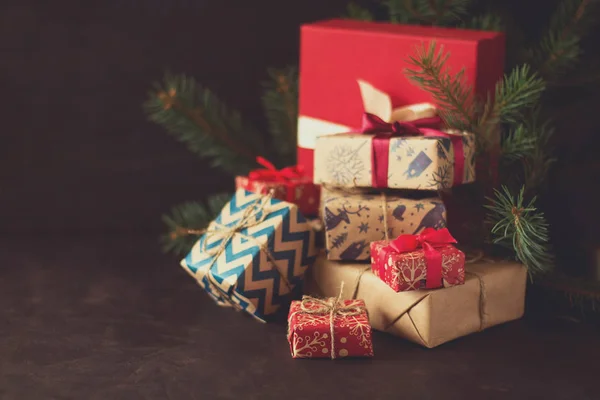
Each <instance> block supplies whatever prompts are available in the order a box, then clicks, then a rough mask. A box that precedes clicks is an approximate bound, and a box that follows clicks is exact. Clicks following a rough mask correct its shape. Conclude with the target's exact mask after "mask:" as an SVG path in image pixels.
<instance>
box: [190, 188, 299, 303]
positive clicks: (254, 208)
mask: <svg viewBox="0 0 600 400" xmlns="http://www.w3.org/2000/svg"><path fill="white" fill-rule="evenodd" d="M272 198H273V191H270V192H269V194H267V195H265V196H260V197H259V198H257V199H256V200H255V201H254V202H253V203H252V204H250V205H249V206H248V207H247V208H246V209H245V210H244V213H243V214H242V217H241V218H240V219H239V221H238V222H237V223H235V224H234V225H232V226H226V225H222V224H219V223H217V222H214V221H213V223H212V227H211V228H210V229H206V230H202V231H199V233H201V234H202V233H203V234H206V237H205V238H204V242H203V243H202V249H201V251H202V252H203V253H205V254H207V255H208V256H209V257H212V261H211V263H210V264H209V265H208V266H207V267H205V268H203V269H202V270H201V269H198V270H197V271H196V274H195V277H196V280H197V281H198V282H200V281H201V280H202V276H203V275H206V276H207V277H208V281H209V284H210V285H211V286H212V288H213V290H214V291H215V292H216V293H217V294H218V295H219V300H221V301H223V302H224V303H227V304H229V305H230V306H232V307H234V308H237V309H241V307H240V305H239V304H237V303H235V302H233V301H232V300H231V299H230V298H228V297H226V296H224V295H222V294H221V291H220V289H219V283H218V282H216V280H215V278H214V276H213V275H212V273H211V271H210V270H211V268H212V267H213V265H214V264H215V262H216V261H217V259H218V258H219V257H220V256H221V254H223V252H224V251H225V249H226V248H227V246H228V245H229V242H231V240H232V239H233V238H234V236H236V235H238V236H241V237H243V238H244V239H247V240H251V241H253V242H254V243H255V244H256V246H258V247H259V248H260V251H262V252H263V253H265V255H266V256H267V258H268V259H269V261H270V262H271V268H273V269H274V270H275V271H277V273H279V276H280V277H281V279H282V280H283V282H284V283H285V285H286V286H287V288H288V289H289V290H290V291H292V288H291V285H290V283H289V282H288V280H287V279H286V278H285V276H284V275H283V274H282V273H281V272H280V271H279V269H277V267H276V265H277V261H276V260H275V257H273V254H272V253H271V251H269V248H268V244H267V243H260V242H259V241H258V239H256V238H255V237H254V236H250V235H246V234H244V233H241V231H242V230H243V229H248V228H252V227H255V226H257V225H260V224H261V223H263V222H264V221H265V219H266V218H267V216H268V215H269V213H270V212H269V210H268V209H267V208H266V206H267V205H268V204H269V203H270V201H271V199H272ZM211 238H215V240H218V239H219V238H221V244H220V245H219V246H218V247H216V248H214V249H210V250H208V249H207V248H206V247H207V243H208V241H209V239H211ZM200 272H202V275H200Z"/></svg>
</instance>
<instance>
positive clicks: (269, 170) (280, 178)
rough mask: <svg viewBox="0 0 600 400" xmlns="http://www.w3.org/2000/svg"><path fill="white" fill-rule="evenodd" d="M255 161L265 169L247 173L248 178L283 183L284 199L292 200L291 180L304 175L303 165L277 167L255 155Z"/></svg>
mask: <svg viewBox="0 0 600 400" xmlns="http://www.w3.org/2000/svg"><path fill="white" fill-rule="evenodd" d="M256 162H257V163H258V164H259V165H262V166H263V167H265V169H255V170H254V171H251V172H250V173H249V174H248V178H249V179H251V180H257V181H258V180H260V181H263V182H272V183H281V184H282V185H285V186H286V187H287V190H286V201H288V202H293V200H294V191H293V183H292V181H294V180H298V179H301V178H303V177H304V167H303V166H302V165H296V166H292V167H286V168H283V169H277V168H276V167H275V165H273V163H271V162H270V161H268V160H267V159H265V158H263V157H256Z"/></svg>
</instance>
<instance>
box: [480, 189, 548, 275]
mask: <svg viewBox="0 0 600 400" xmlns="http://www.w3.org/2000/svg"><path fill="white" fill-rule="evenodd" d="M524 193H525V187H521V190H520V191H519V194H518V195H517V196H513V195H512V194H511V193H510V191H509V190H508V188H507V187H506V186H503V187H502V191H499V190H495V198H494V199H489V198H488V200H489V201H490V202H491V204H490V205H486V206H485V207H486V208H487V209H488V210H490V211H491V213H490V214H489V222H490V223H491V224H492V225H493V227H492V234H493V235H494V236H495V238H494V239H493V242H494V243H495V244H499V245H501V246H504V247H507V248H509V249H513V250H514V251H515V254H516V258H517V259H518V260H519V261H521V262H522V263H523V264H525V266H527V268H528V270H529V274H530V276H533V275H535V274H538V273H545V272H548V271H549V270H550V269H551V268H552V266H553V257H552V251H551V249H550V246H549V244H548V242H549V233H548V223H547V222H546V219H545V217H544V214H543V213H542V212H541V211H539V210H538V209H537V208H536V207H535V201H536V198H535V197H533V198H532V199H531V200H530V201H529V202H528V203H527V205H525V202H524Z"/></svg>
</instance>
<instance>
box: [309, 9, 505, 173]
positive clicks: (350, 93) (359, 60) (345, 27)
mask: <svg viewBox="0 0 600 400" xmlns="http://www.w3.org/2000/svg"><path fill="white" fill-rule="evenodd" d="M434 40H435V42H436V44H437V47H438V49H440V46H443V48H444V53H446V54H449V58H448V60H447V62H446V66H447V67H448V68H449V69H450V71H453V72H458V71H460V70H461V69H462V68H464V69H465V74H464V78H465V82H466V83H467V84H470V85H472V87H473V89H474V92H475V93H476V94H478V95H481V96H485V95H487V93H488V92H493V89H494V86H495V84H496V82H497V81H498V80H499V79H501V77H502V76H503V70H504V53H505V37H504V34H503V33H499V32H484V31H474V30H465V29H451V28H439V27H425V26H414V25H400V24H391V23H380V22H365V21H353V20H338V19H334V20H327V21H321V22H316V23H312V24H306V25H303V26H302V28H301V43H300V88H299V91H300V98H299V114H300V116H299V119H298V164H299V165H301V166H303V167H304V168H305V172H306V174H307V175H308V176H310V177H312V176H313V152H314V147H315V141H316V137H317V136H319V135H324V134H333V133H341V132H349V131H351V130H353V129H356V128H358V127H360V126H361V118H362V115H363V113H364V111H365V107H364V104H363V99H362V98H361V93H360V89H359V85H358V84H357V81H358V80H363V81H366V82H368V83H370V84H371V85H373V86H374V87H376V88H377V89H379V90H381V91H383V92H385V93H388V94H389V95H390V96H391V102H392V106H393V107H397V106H404V105H407V104H413V103H421V102H433V98H432V96H431V95H430V94H429V93H427V92H425V91H424V90H422V89H420V88H419V87H418V86H416V85H414V84H412V83H411V82H410V81H409V80H408V78H406V76H405V75H404V69H405V68H409V67H410V65H409V64H408V63H407V58H408V57H409V55H412V54H415V49H416V48H417V47H418V46H420V45H422V44H423V45H425V46H428V45H429V43H430V42H431V41H434ZM380 117H381V116H380ZM386 122H390V121H386ZM498 140H499V138H498ZM498 143H499V142H498Z"/></svg>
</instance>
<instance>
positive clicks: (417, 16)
mask: <svg viewBox="0 0 600 400" xmlns="http://www.w3.org/2000/svg"><path fill="white" fill-rule="evenodd" d="M470 3H471V0H385V1H384V5H385V6H386V7H387V8H388V10H389V14H390V20H391V21H392V22H397V23H403V24H410V23H420V24H428V25H439V26H452V25H453V24H454V23H456V21H458V20H459V19H460V18H461V16H462V15H464V14H465V13H466V12H467V7H468V6H469V4H470Z"/></svg>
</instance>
